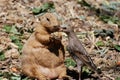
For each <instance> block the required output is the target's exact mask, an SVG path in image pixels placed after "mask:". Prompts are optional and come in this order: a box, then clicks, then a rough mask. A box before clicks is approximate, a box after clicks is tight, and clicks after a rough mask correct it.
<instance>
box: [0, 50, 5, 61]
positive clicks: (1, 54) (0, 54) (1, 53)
mask: <svg viewBox="0 0 120 80" xmlns="http://www.w3.org/2000/svg"><path fill="white" fill-rule="evenodd" d="M0 60H1V61H3V60H5V55H4V53H3V52H0Z"/></svg>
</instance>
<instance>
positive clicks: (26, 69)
mask: <svg viewBox="0 0 120 80" xmlns="http://www.w3.org/2000/svg"><path fill="white" fill-rule="evenodd" d="M58 30H59V21H58V20H57V18H56V16H55V15H53V14H52V13H46V14H44V15H43V16H41V17H40V24H38V25H37V26H36V28H35V31H34V32H33V34H32V35H31V36H30V38H29V39H28V40H27V42H26V43H25V44H24V46H23V49H22V56H21V62H22V72H23V73H24V74H26V75H28V76H30V77H35V78H37V79H39V80H47V79H54V78H61V79H62V78H64V77H65V76H66V67H65V65H64V48H63V45H62V43H61V40H60V38H61V35H58V36H55V35H53V33H54V32H56V31H58Z"/></svg>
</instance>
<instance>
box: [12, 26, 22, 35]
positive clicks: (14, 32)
mask: <svg viewBox="0 0 120 80" xmlns="http://www.w3.org/2000/svg"><path fill="white" fill-rule="evenodd" d="M10 32H11V33H13V34H20V33H19V32H18V30H17V29H16V27H15V26H12V28H11V30H10Z"/></svg>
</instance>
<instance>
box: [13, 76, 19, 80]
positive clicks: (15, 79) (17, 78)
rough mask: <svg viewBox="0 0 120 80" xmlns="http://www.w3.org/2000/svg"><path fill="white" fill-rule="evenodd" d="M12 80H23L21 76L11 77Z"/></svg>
mask: <svg viewBox="0 0 120 80" xmlns="http://www.w3.org/2000/svg"><path fill="white" fill-rule="evenodd" d="M11 80H21V77H20V76H11Z"/></svg>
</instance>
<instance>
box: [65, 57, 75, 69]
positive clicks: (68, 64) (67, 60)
mask: <svg viewBox="0 0 120 80" xmlns="http://www.w3.org/2000/svg"><path fill="white" fill-rule="evenodd" d="M65 65H66V66H67V67H70V66H73V67H75V66H76V62H75V61H74V60H73V59H71V58H67V59H66V60H65Z"/></svg>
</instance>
